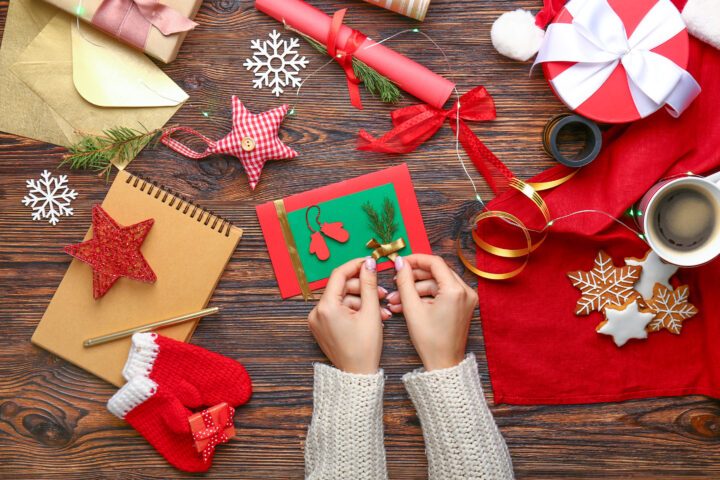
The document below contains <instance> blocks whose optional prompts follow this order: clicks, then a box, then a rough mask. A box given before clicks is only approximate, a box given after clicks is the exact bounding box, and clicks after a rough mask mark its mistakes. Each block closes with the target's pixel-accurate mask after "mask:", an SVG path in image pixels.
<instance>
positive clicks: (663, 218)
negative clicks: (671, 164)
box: [636, 172, 720, 267]
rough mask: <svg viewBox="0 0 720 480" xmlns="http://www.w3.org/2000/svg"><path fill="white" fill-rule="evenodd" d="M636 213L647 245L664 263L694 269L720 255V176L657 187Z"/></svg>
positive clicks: (685, 179)
mask: <svg viewBox="0 0 720 480" xmlns="http://www.w3.org/2000/svg"><path fill="white" fill-rule="evenodd" d="M638 211H639V213H638V214H637V217H636V219H637V223H638V225H639V226H640V228H641V229H642V231H643V233H644V235H645V238H646V240H647V242H648V244H649V245H650V247H651V248H652V249H653V250H654V251H655V253H657V254H658V256H660V258H662V259H663V260H665V261H666V262H669V263H673V264H675V265H679V266H681V267H693V266H697V265H702V264H704V263H707V262H709V261H710V260H712V259H713V258H715V257H716V256H718V255H720V172H718V173H715V174H713V175H710V176H709V177H698V176H685V177H680V178H674V179H670V180H665V181H662V182H660V183H657V184H656V185H655V186H653V187H652V188H651V189H650V190H648V192H647V193H646V194H645V195H644V196H643V197H642V199H641V200H640V203H639V206H638Z"/></svg>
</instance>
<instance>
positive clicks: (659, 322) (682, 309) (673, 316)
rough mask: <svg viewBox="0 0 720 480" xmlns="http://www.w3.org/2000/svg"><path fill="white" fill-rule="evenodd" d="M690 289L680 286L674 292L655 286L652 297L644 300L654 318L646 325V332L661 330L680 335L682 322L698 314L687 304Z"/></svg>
mask: <svg viewBox="0 0 720 480" xmlns="http://www.w3.org/2000/svg"><path fill="white" fill-rule="evenodd" d="M689 295H690V288H689V287H688V286H687V285H682V286H679V287H678V288H676V289H675V290H672V289H669V288H667V287H665V286H664V285H661V284H659V283H658V284H655V289H654V295H653V297H652V298H651V299H649V300H646V303H647V306H648V308H650V309H651V310H652V311H653V312H655V318H654V319H653V320H652V321H651V322H650V323H649V324H648V330H649V331H651V332H659V331H660V330H662V329H663V328H664V329H666V330H668V331H669V332H671V333H674V334H675V335H678V334H679V333H680V329H681V328H682V322H683V321H685V320H687V319H688V318H690V317H692V316H694V315H695V314H696V313H698V309H697V308H696V307H695V305H693V304H692V303H690V302H688V296H689Z"/></svg>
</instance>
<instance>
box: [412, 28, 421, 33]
mask: <svg viewBox="0 0 720 480" xmlns="http://www.w3.org/2000/svg"><path fill="white" fill-rule="evenodd" d="M412 32H413V33H420V29H419V28H413V29H412Z"/></svg>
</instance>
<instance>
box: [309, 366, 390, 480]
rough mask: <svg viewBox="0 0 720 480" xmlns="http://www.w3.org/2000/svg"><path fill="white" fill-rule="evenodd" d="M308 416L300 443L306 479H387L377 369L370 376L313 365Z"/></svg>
mask: <svg viewBox="0 0 720 480" xmlns="http://www.w3.org/2000/svg"><path fill="white" fill-rule="evenodd" d="M314 367H315V386H314V390H313V417H312V421H311V423H310V427H309V428H308V436H307V440H306V442H305V470H306V478H308V479H313V480H315V479H318V480H319V479H332V480H345V479H347V480H355V479H360V478H372V479H384V478H387V471H386V466H385V446H384V442H383V423H382V395H383V387H384V384H385V379H384V377H383V372H382V370H380V371H378V373H376V374H373V375H361V374H353V373H346V372H342V371H340V370H338V369H336V368H333V367H330V366H328V365H323V364H318V363H316V364H315V366H314Z"/></svg>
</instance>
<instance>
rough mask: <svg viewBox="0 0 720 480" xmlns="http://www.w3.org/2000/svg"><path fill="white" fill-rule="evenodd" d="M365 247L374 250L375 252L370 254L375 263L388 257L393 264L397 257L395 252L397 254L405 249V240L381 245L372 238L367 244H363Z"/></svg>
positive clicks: (400, 239)
mask: <svg viewBox="0 0 720 480" xmlns="http://www.w3.org/2000/svg"><path fill="white" fill-rule="evenodd" d="M365 246H366V247H368V248H374V249H375V250H373V252H372V254H371V255H372V257H373V258H374V259H375V261H378V260H380V259H381V258H382V257H388V258H389V259H390V260H392V261H393V262H394V261H395V259H396V258H397V256H398V254H397V252H399V251H400V250H402V249H403V248H405V246H406V245H405V240H403V239H402V238H398V239H396V240H393V241H392V242H390V243H382V244H381V243H380V242H378V241H377V240H375V239H374V238H372V239H370V241H369V242H367V243H366V244H365Z"/></svg>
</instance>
